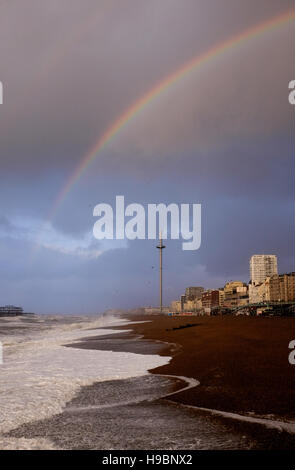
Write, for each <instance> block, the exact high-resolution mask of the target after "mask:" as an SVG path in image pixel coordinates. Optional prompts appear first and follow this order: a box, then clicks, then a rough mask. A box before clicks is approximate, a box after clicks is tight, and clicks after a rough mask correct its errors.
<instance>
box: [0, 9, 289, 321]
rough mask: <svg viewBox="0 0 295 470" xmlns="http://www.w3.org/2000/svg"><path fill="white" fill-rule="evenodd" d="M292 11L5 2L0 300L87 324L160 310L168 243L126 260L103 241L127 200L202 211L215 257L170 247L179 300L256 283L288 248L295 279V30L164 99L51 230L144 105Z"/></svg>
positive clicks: (132, 246)
mask: <svg viewBox="0 0 295 470" xmlns="http://www.w3.org/2000/svg"><path fill="white" fill-rule="evenodd" d="M293 6H294V0H291V1H289V0H285V1H282V2H277V0H255V1H254V0H247V1H246V0H240V1H236V0H222V1H221V0H209V1H208V0H206V1H205V0H183V1H181V2H180V1H179V0H161V1H159V0H150V1H149V2H147V1H146V0H124V1H115V0H101V1H94V0H86V1H81V0H58V1H57V0H52V1H51V2H46V1H40V0H25V1H20V0H19V1H17V0H13V1H11V2H2V3H0V80H1V81H2V82H3V84H4V104H3V105H1V106H0V159H1V172H0V214H1V216H0V235H1V239H0V255H1V265H2V267H1V270H0V276H1V288H0V294H1V296H0V303H1V302H3V303H4V302H7V303H15V302H17V301H18V302H19V303H24V304H25V306H26V308H27V309H35V310H37V311H38V310H41V311H47V312H48V311H50V310H51V309H52V310H53V311H68V312H70V311H73V310H75V311H76V312H77V313H80V312H88V311H97V310H99V308H97V306H98V305H100V306H101V308H106V307H116V306H118V307H120V306H124V307H127V306H133V305H136V304H143V303H146V304H150V303H155V302H156V301H157V300H156V299H157V290H156V284H157V275H156V274H155V270H156V266H157V253H156V250H155V248H154V242H145V241H143V242H130V243H129V244H128V247H124V248H123V247H121V248H120V247H118V246H117V247H116V249H112V246H107V247H106V246H102V245H100V244H99V243H98V242H97V241H95V240H93V239H92V240H91V230H92V226H93V223H94V218H93V216H92V211H93V207H94V206H95V204H97V203H99V202H107V203H111V204H112V203H113V202H114V198H115V196H116V195H119V194H124V195H125V196H126V201H127V203H130V202H139V203H142V204H146V203H150V202H155V203H157V202H166V203H169V202H190V203H192V202H195V203H196V202H200V203H202V204H203V241H202V246H201V249H200V250H199V251H198V252H195V253H193V252H191V253H190V252H189V253H184V252H183V251H182V250H181V247H180V243H177V242H168V243H167V254H169V256H168V255H167V259H166V261H165V263H166V264H165V299H167V300H172V298H173V297H174V296H175V295H179V294H180V293H181V292H182V290H183V289H184V288H185V286H186V285H187V284H201V285H202V284H204V285H205V287H210V286H213V287H217V286H219V285H220V284H222V283H223V282H225V281H226V280H229V279H232V278H237V277H238V278H241V279H242V280H247V279H248V258H249V256H250V255H251V254H252V253H253V252H265V251H270V252H275V253H277V254H278V255H279V266H280V270H281V271H283V270H294V269H295V268H294V263H295V253H294V250H293V248H292V246H293V245H292V240H293V239H294V235H295V233H294V232H295V229H294V224H293V222H292V220H294V217H293V213H292V211H293V201H294V189H293V188H294V174H295V164H294V151H295V140H294V119H295V115H294V109H293V108H292V107H291V106H290V105H289V103H288V99H287V98H288V82H289V81H290V80H292V79H294V78H295V76H294V64H293V62H292V58H293V56H294V51H293V44H294V39H295V27H294V22H293V23H290V24H288V25H285V26H284V27H281V28H279V29H277V30H273V31H272V32H269V33H267V34H264V35H262V36H261V37H259V38H256V39H252V40H250V41H248V42H247V43H245V44H243V45H241V46H239V47H238V48H234V49H233V50H231V51H229V52H228V53H226V54H224V55H222V56H219V57H216V58H215V59H214V60H213V61H211V62H210V63H208V64H207V65H206V66H204V67H202V68H200V69H199V70H196V71H195V72H194V73H191V74H190V75H189V76H188V77H186V78H185V79H184V80H181V81H180V82H179V83H177V84H176V85H174V86H173V87H171V88H170V89H169V90H167V92H166V93H164V94H162V96H161V97H160V98H158V99H156V100H155V101H154V102H152V103H150V105H149V106H147V107H146V108H145V110H144V111H143V112H142V113H139V114H138V116H136V118H135V119H133V120H132V121H131V122H130V123H129V124H128V125H127V126H126V127H125V128H124V129H123V130H122V132H120V133H119V134H118V135H117V136H116V138H115V139H113V141H112V142H110V143H109V144H108V145H107V147H106V148H105V149H104V151H103V152H101V154H100V155H99V158H97V159H96V161H95V162H94V163H93V164H92V166H91V167H90V168H89V170H88V171H87V172H85V174H84V175H83V177H82V178H81V179H80V180H79V181H78V182H77V184H76V185H75V186H74V187H73V188H72V191H71V192H70V193H69V194H68V196H67V198H66V199H65V200H64V201H63V203H62V204H61V206H60V207H59V209H58V211H57V212H56V214H54V217H53V218H52V220H50V221H49V225H48V227H47V228H46V230H45V229H44V228H42V227H43V224H44V222H45V221H46V220H48V218H49V214H50V210H51V207H52V205H53V203H54V201H55V200H56V197H57V194H58V192H59V191H60V189H61V188H62V187H63V186H64V184H65V182H66V181H67V179H68V178H69V176H70V175H71V174H72V172H73V171H74V169H75V168H76V166H77V164H78V163H79V162H81V159H82V158H83V156H84V155H85V154H87V152H89V150H90V149H91V148H92V146H93V145H94V143H95V142H96V141H97V140H98V138H99V137H100V136H101V135H102V134H103V133H104V132H105V130H106V129H107V128H108V127H109V125H110V124H111V123H113V122H114V120H115V119H116V118H117V117H118V116H119V115H120V114H121V113H122V112H123V111H124V110H126V109H127V108H128V107H129V106H130V105H131V104H132V103H133V102H134V101H135V100H137V99H138V98H139V97H140V96H142V94H143V93H145V92H146V91H148V90H149V89H151V87H152V86H154V85H155V84H156V83H157V82H158V81H160V80H162V78H164V77H166V76H167V75H169V74H170V73H171V72H173V71H174V70H176V69H178V68H179V67H180V66H182V64H184V63H186V61H187V60H189V59H191V58H192V57H194V56H196V55H197V54H199V53H202V52H204V51H206V50H208V48H210V47H212V46H213V45H215V44H218V43H220V42H221V41H223V40H225V39H227V38H228V37H231V36H233V35H235V34H238V33H239V32H241V31H244V30H246V29H247V28H249V27H250V26H253V25H255V24H257V23H260V22H262V21H265V20H266V19H268V18H271V17H273V16H275V15H276V14H279V13H281V12H284V11H286V10H288V9H289V8H291V7H293ZM36 241H38V242H39V243H40V245H41V247H40V249H39V251H38V255H37V256H35V258H33V259H32V256H31V254H32V252H34V246H35V244H36ZM114 243H115V242H114ZM114 247H115V245H114ZM100 251H101V253H100ZM45 304H46V305H45Z"/></svg>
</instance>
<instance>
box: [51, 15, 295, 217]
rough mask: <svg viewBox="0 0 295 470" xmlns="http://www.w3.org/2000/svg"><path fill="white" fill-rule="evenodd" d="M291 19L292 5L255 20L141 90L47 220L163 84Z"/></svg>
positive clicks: (77, 171) (79, 169)
mask: <svg viewBox="0 0 295 470" xmlns="http://www.w3.org/2000/svg"><path fill="white" fill-rule="evenodd" d="M294 20H295V9H294V8H292V9H291V10H288V11H287V12H285V13H283V14H280V15H279V16H275V17H272V18H270V19H268V20H267V21H264V22H262V23H259V24H258V25H255V26H253V27H251V28H250V29H247V30H245V31H244V32H242V33H240V34H238V35H236V36H234V37H231V38H229V39H227V40H226V41H224V42H222V43H219V44H217V45H215V46H213V47H212V48H210V49H209V50H207V51H206V52H204V53H203V54H201V55H198V56H197V57H193V59H191V60H190V61H189V62H187V63H186V64H184V65H183V66H182V67H180V68H179V69H178V70H176V72H173V73H172V74H170V75H169V76H167V77H166V78H164V79H163V80H161V81H160V82H159V83H157V84H156V85H155V86H154V87H153V88H152V89H150V90H149V91H148V92H147V93H145V94H144V95H143V96H142V97H141V98H139V99H138V100H137V101H135V102H134V103H133V104H132V105H131V106H130V107H129V108H128V109H127V110H126V111H125V112H123V114H121V115H120V116H119V117H118V118H117V119H116V120H115V121H114V122H113V124H111V125H110V127H109V128H108V129H107V130H106V132H105V133H104V134H103V135H101V136H100V138H99V139H98V141H97V142H96V143H95V145H94V146H93V147H92V148H91V150H90V151H89V152H88V153H87V154H86V155H85V156H84V157H83V158H82V160H81V162H80V163H79V165H78V166H77V167H76V169H75V170H74V172H73V173H72V174H71V176H70V178H69V179H68V180H67V182H66V183H65V185H64V186H63V187H62V189H61V191H60V193H59V194H58V197H57V198H56V200H55V202H54V205H53V207H52V209H51V211H50V215H49V220H51V219H52V218H53V217H54V215H55V213H56V212H57V210H58V208H59V206H60V205H61V204H62V203H63V201H64V199H65V198H66V196H67V195H68V193H69V192H70V190H71V188H72V187H73V186H74V185H75V183H76V182H77V181H78V180H79V179H80V178H81V176H82V175H83V174H84V173H85V171H86V170H87V168H88V167H89V165H91V163H92V162H93V161H94V160H95V159H96V158H97V157H98V155H99V154H100V153H101V152H102V150H103V149H104V148H105V147H106V146H107V145H108V143H109V142H111V141H112V139H113V138H114V137H115V136H116V135H117V134H118V133H119V132H120V131H121V130H122V129H123V128H124V127H125V126H126V125H127V124H128V123H129V122H130V121H131V120H132V119H134V118H135V117H136V116H137V115H138V114H139V113H140V112H142V111H143V110H144V109H145V107H146V106H147V105H148V104H149V103H150V102H151V101H154V100H155V99H156V98H157V97H159V96H160V95H161V93H162V92H163V91H164V90H166V89H167V88H169V87H171V86H172V85H173V84H175V83H176V82H178V81H179V80H181V79H182V78H184V77H185V76H187V75H188V74H189V73H191V72H192V71H193V70H195V69H196V68H198V67H200V66H202V65H204V64H205V63H207V62H208V61H210V60H212V59H214V58H215V57H216V56H219V55H220V54H222V53H225V52H227V51H229V50H231V49H233V48H235V47H237V46H238V45H240V44H241V43H244V42H245V41H246V40H249V39H252V38H255V37H258V36H261V35H262V34H263V33H265V32H268V31H270V30H273V29H276V28H279V27H280V26H283V25H285V24H287V23H289V22H291V21H294Z"/></svg>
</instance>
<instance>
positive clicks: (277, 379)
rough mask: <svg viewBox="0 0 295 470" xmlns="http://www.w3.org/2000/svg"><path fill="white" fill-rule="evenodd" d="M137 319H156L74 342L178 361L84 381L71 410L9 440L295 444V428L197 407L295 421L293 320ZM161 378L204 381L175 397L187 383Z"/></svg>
mask: <svg viewBox="0 0 295 470" xmlns="http://www.w3.org/2000/svg"><path fill="white" fill-rule="evenodd" d="M129 319H130V320H132V321H133V322H134V321H135V320H136V321H139V322H142V321H143V320H147V323H134V324H127V325H126V326H122V325H120V326H119V327H117V329H119V330H120V332H118V334H115V335H103V336H97V337H93V336H92V337H88V338H87V337H85V338H82V339H81V340H79V341H76V342H74V343H72V344H68V345H66V346H67V347H74V348H78V349H80V348H81V349H83V348H86V349H100V350H112V351H117V352H119V351H122V352H133V353H141V354H160V355H169V356H172V359H171V361H170V363H169V364H167V365H166V366H163V367H158V368H156V369H154V370H152V371H150V372H152V375H146V376H143V377H139V378H131V379H126V380H116V381H106V382H97V383H95V384H93V385H91V386H84V387H82V388H81V390H80V391H79V393H78V394H77V396H76V397H75V398H74V399H73V400H71V401H70V402H68V403H67V405H66V407H65V409H64V411H63V412H62V413H59V414H58V415H54V416H53V417H51V418H49V419H43V420H40V421H35V422H32V423H28V424H24V425H22V426H20V427H18V428H17V429H14V430H12V431H11V432H9V433H7V435H6V437H7V438H19V439H22V438H26V439H37V441H40V442H41V441H42V439H45V440H46V442H49V443H53V446H54V447H55V448H58V449H165V450H169V449H220V450H221V449H294V448H295V435H294V434H290V433H288V432H285V431H283V432H278V431H277V430H274V429H267V428H266V427H265V426H261V425H258V424H255V423H254V424H253V423H247V422H240V421H234V420H231V419H225V418H223V417H218V416H212V415H211V414H210V413H208V412H202V411H200V410H196V409H191V408H189V407H187V405H196V406H198V407H206V408H215V409H218V410H225V411H235V412H237V413H244V414H246V415H247V413H249V412H253V411H254V412H255V413H257V414H260V415H267V417H268V418H270V417H271V416H270V415H272V417H273V418H278V417H280V418H282V417H283V418H285V419H286V418H292V417H293V416H294V390H295V388H294V385H295V380H294V374H295V369H293V368H292V366H290V365H289V364H288V360H287V359H288V349H287V347H288V344H289V341H290V340H291V339H292V332H294V338H295V331H294V326H295V321H294V320H293V319H276V318H269V319H267V318H264V319H263V318H261V319H260V318H259V319H255V318H233V317H228V318H196V317H195V318H194V319H191V318H178V319H173V318H167V317H160V316H158V317H156V316H153V317H146V316H145V317H142V316H138V317H136V316H132V317H129ZM112 329H113V330H114V329H116V327H113V326H112ZM123 329H126V330H130V329H131V330H132V332H131V333H130V331H129V332H127V331H126V333H122V330H123ZM100 330H101V329H100ZM159 374H160V375H166V374H167V375H172V376H186V377H194V378H195V379H196V380H199V381H200V385H198V386H197V387H194V388H190V389H187V390H185V391H181V392H178V393H175V394H173V395H170V396H169V397H166V395H167V393H168V394H169V393H171V392H175V391H178V390H179V389H181V388H183V386H184V383H183V381H180V380H178V379H175V380H171V379H168V378H165V377H162V376H159ZM280 400H282V401H283V402H282V403H280Z"/></svg>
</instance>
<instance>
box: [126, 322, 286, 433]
mask: <svg viewBox="0 0 295 470" xmlns="http://www.w3.org/2000/svg"><path fill="white" fill-rule="evenodd" d="M124 318H126V319H128V320H129V321H130V322H131V323H130V324H129V325H128V326H126V328H128V329H130V328H131V329H132V332H133V334H137V335H140V336H141V337H142V339H143V340H144V341H146V340H152V341H157V342H161V343H162V345H163V346H162V348H161V349H160V351H159V353H158V354H159V355H161V356H171V360H170V362H169V363H168V364H166V365H164V366H160V367H156V368H155V369H151V370H149V372H151V373H152V374H156V375H171V376H177V375H178V376H180V375H181V376H185V377H188V378H193V379H195V380H197V381H199V382H200V385H199V386H198V387H196V388H195V389H194V390H189V391H184V392H183V393H180V394H177V395H175V397H172V398H171V399H172V400H173V401H174V402H176V403H179V404H183V405H188V406H194V407H196V408H199V409H200V410H201V409H204V410H205V409H206V410H207V411H210V410H212V412H218V413H225V414H228V413H232V414H237V415H241V416H244V417H249V418H257V419H258V420H259V419H262V420H264V419H265V420H269V422H270V421H278V422H282V423H283V422H285V423H290V424H291V426H290V428H291V427H292V425H293V423H294V421H295V406H294V403H295V367H294V368H292V366H291V365H290V364H289V363H288V354H289V352H288V344H289V340H290V339H291V336H292V331H293V332H294V333H293V336H294V337H295V319H290V318H258V319H256V318H253V319H252V318H241V317H227V318H221V317H213V318H212V317H209V318H208V317H207V318H204V317H182V318H171V317H163V316H162V317H161V316H148V315H146V316H143V315H134V314H133V315H127V314H126V315H124ZM143 320H145V321H146V323H134V322H136V321H141V322H142V321H143ZM253 320H254V321H253ZM257 320H258V321H257ZM187 324H191V326H190V327H188V328H183V327H184V326H185V325H187ZM179 327H180V328H179ZM123 329H125V328H123ZM265 330H267V335H265V334H263V333H265ZM225 332H226V335H225ZM206 340H207V341H208V344H207V345H206ZM223 341H224V342H226V344H225V345H224V347H222V342H223ZM175 345H177V348H175ZM199 346H201V348H199ZM214 346H215V348H214ZM216 346H217V347H216ZM239 346H240V347H242V348H243V351H242V352H241V354H240V355H239V354H237V349H239V348H238V347H239ZM200 349H201V351H200ZM216 349H217V350H216ZM204 357H205V359H206V360H205V361H204V362H203V360H204ZM239 359H240V361H239ZM261 363H262V364H261Z"/></svg>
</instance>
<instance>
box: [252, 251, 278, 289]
mask: <svg viewBox="0 0 295 470" xmlns="http://www.w3.org/2000/svg"><path fill="white" fill-rule="evenodd" d="M275 274H278V262H277V257H276V255H253V256H251V258H250V282H251V283H252V284H256V283H261V282H263V281H265V279H266V278H267V277H271V276H274V275H275Z"/></svg>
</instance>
